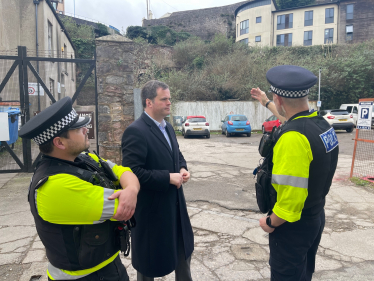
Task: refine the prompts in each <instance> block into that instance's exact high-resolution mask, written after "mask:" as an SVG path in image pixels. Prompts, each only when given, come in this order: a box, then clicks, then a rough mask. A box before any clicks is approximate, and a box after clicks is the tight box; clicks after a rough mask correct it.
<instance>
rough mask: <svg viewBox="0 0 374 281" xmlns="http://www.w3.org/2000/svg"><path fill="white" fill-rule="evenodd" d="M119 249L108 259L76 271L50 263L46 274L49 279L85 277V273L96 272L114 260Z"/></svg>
mask: <svg viewBox="0 0 374 281" xmlns="http://www.w3.org/2000/svg"><path fill="white" fill-rule="evenodd" d="M118 254H119V251H118V252H117V253H115V254H114V255H113V256H111V257H110V258H109V259H107V260H105V261H103V262H102V263H100V264H98V265H96V266H94V267H92V268H89V269H83V270H78V271H68V270H63V269H58V268H57V267H54V266H53V265H52V264H50V263H49V264H48V269H47V274H48V276H49V278H50V279H52V280H78V279H79V278H82V277H85V276H87V275H90V274H91V273H93V272H96V271H98V270H100V269H102V268H103V267H105V266H107V265H108V264H110V263H111V262H112V261H114V260H115V258H116V257H117V256H118Z"/></svg>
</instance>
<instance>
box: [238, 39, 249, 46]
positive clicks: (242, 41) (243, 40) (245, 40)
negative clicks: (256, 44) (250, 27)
mask: <svg viewBox="0 0 374 281" xmlns="http://www.w3.org/2000/svg"><path fill="white" fill-rule="evenodd" d="M239 42H240V43H244V44H247V45H248V38H245V39H242V40H240V41H239Z"/></svg>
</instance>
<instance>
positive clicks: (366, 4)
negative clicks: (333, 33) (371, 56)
mask: <svg viewBox="0 0 374 281" xmlns="http://www.w3.org/2000/svg"><path fill="white" fill-rule="evenodd" d="M348 4H353V5H354V12H353V19H350V20H347V5H348ZM339 15H340V24H339V34H338V43H346V29H345V27H346V26H347V25H351V24H352V25H353V41H352V43H358V42H363V41H365V40H368V39H371V38H374V2H373V0H356V1H341V2H340V5H339Z"/></svg>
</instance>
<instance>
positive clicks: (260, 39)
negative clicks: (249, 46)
mask: <svg viewBox="0 0 374 281" xmlns="http://www.w3.org/2000/svg"><path fill="white" fill-rule="evenodd" d="M257 38H260V40H257ZM255 42H256V43H258V42H261V35H259V36H255Z"/></svg>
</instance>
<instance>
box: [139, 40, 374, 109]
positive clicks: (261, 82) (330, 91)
mask: <svg viewBox="0 0 374 281" xmlns="http://www.w3.org/2000/svg"><path fill="white" fill-rule="evenodd" d="M143 44H145V43H143ZM170 60H171V61H169V62H166V61H163V62H162V63H159V62H156V61H155V60H152V59H150V61H151V63H150V67H148V69H147V70H146V71H144V72H143V73H142V75H141V77H138V79H136V83H137V84H138V85H137V86H138V87H140V86H142V85H143V84H144V83H145V82H146V81H147V80H149V79H159V80H162V81H164V82H166V83H167V84H169V86H170V89H171V93H172V97H173V99H175V100H183V101H193V100H200V101H208V100H210V101H213V100H228V99H240V100H251V97H250V93H249V92H250V89H251V88H253V87H260V88H261V89H263V90H265V91H267V90H268V89H269V86H270V85H269V83H268V82H267V80H266V77H265V75H266V72H267V71H268V70H269V69H270V68H272V67H273V66H277V65H285V64H291V65H298V66H302V67H305V68H307V69H309V70H310V71H312V72H313V73H314V74H315V75H316V76H317V77H318V71H319V68H321V69H322V74H321V100H322V109H328V108H336V107H339V105H340V104H341V103H351V102H352V103H353V102H354V103H356V102H357V101H358V99H359V98H368V97H374V40H372V41H368V42H364V43H361V44H349V45H345V44H342V45H325V46H310V47H303V46H300V47H297V46H296V47H248V46H246V45H244V44H242V43H234V42H233V40H232V39H227V38H225V36H219V35H218V36H216V37H215V39H214V40H213V41H211V42H210V43H206V42H204V41H202V40H201V39H199V38H196V37H194V38H189V39H187V40H186V41H183V42H179V43H177V44H176V45H175V46H174V50H173V56H172V58H171V59H170ZM170 65H173V67H170ZM317 96H318V83H317V85H316V86H314V87H313V88H312V90H311V93H310V96H309V99H310V100H317Z"/></svg>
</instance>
